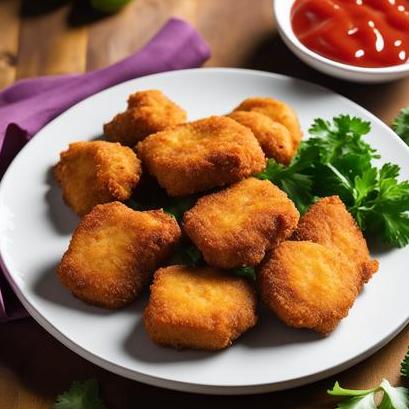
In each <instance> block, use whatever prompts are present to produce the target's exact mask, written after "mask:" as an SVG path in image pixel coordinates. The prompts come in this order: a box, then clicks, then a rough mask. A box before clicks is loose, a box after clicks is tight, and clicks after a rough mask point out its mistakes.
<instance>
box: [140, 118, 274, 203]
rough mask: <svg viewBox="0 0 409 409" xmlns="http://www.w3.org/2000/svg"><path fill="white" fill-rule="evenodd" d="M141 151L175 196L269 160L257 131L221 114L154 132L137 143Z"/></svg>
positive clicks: (246, 172) (253, 169)
mask: <svg viewBox="0 0 409 409" xmlns="http://www.w3.org/2000/svg"><path fill="white" fill-rule="evenodd" d="M138 154H139V156H140V157H141V160H142V162H143V163H144V165H145V166H146V167H147V169H148V171H149V172H150V173H151V174H152V175H154V176H155V177H156V178H157V180H158V182H159V184H160V185H161V186H162V187H163V188H165V189H166V191H167V192H168V194H169V195H170V196H184V195H189V194H193V193H197V192H202V191H206V190H208V189H212V188H215V187H218V186H225V185H228V184H231V183H234V182H237V181H239V180H241V179H244V178H246V177H248V176H250V175H252V174H254V173H257V172H260V171H262V170H263V169H264V168H265V166H266V164H265V156H264V154H263V151H262V150H261V148H260V145H259V144H258V142H257V139H256V138H255V136H254V135H253V133H252V132H251V131H250V130H249V129H248V128H246V127H244V126H242V125H240V124H239V123H237V122H236V121H234V120H232V119H230V118H226V117H217V116H213V117H210V118H206V119H201V120H198V121H195V122H191V123H187V124H183V125H179V126H176V127H174V128H170V129H168V130H165V131H163V132H159V133H156V134H153V135H151V136H149V137H148V138H146V139H145V140H144V141H142V142H140V143H139V144H138Z"/></svg>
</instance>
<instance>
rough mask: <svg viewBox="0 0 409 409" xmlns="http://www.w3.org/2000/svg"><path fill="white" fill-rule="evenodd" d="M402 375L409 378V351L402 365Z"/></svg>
mask: <svg viewBox="0 0 409 409" xmlns="http://www.w3.org/2000/svg"><path fill="white" fill-rule="evenodd" d="M400 373H401V375H402V376H405V377H406V378H409V349H408V352H406V355H405V357H404V358H403V361H402V362H401V364H400Z"/></svg>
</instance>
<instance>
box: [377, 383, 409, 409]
mask: <svg viewBox="0 0 409 409" xmlns="http://www.w3.org/2000/svg"><path fill="white" fill-rule="evenodd" d="M380 388H381V389H382V390H383V391H384V394H383V398H382V401H381V403H380V405H379V409H409V395H408V389H407V388H404V387H403V386H398V387H393V386H392V385H391V384H390V383H389V382H388V381H387V380H386V379H383V380H382V382H381V384H380Z"/></svg>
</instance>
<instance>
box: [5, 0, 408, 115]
mask: <svg viewBox="0 0 409 409" xmlns="http://www.w3.org/2000/svg"><path fill="white" fill-rule="evenodd" d="M282 1H283V0H282ZM107 11H108V12H107ZM170 17H180V18H182V19H184V20H186V21H188V22H190V23H191V24H192V25H193V26H194V27H195V28H196V29H197V30H198V31H199V32H200V33H201V34H202V35H203V37H204V38H205V39H206V40H207V41H208V43H209V44H210V47H211V50H212V57H211V59H210V60H209V61H208V62H207V63H206V66H222V67H242V68H252V69H259V70H266V71H271V72H279V73H283V74H286V75H292V76H296V77H300V78H304V79H307V80H310V81H314V82H317V83H320V84H322V85H325V86H328V87H330V88H332V89H334V90H336V91H338V92H340V93H343V94H345V95H347V96H349V97H350V98H352V99H354V100H357V101H359V102H360V103H361V104H362V105H364V106H365V107H367V108H368V109H370V110H371V111H372V112H374V113H375V114H378V115H381V114H382V117H383V118H384V119H385V120H386V121H389V120H390V119H391V118H392V117H393V116H394V115H395V114H396V112H395V111H396V108H395V107H396V106H405V105H406V104H407V102H408V101H407V98H406V97H404V95H406V94H408V93H409V81H407V80H406V81H405V80H403V81H398V82H395V83H392V84H386V85H377V86H368V85H356V84H350V83H344V82H342V81H338V80H335V79H329V78H328V77H326V76H325V75H322V74H318V73H317V72H315V71H314V70H312V69H311V68H309V67H307V66H305V65H304V64H303V63H301V62H300V61H299V60H297V58H296V57H295V56H293V54H292V53H291V52H290V51H289V50H288V49H287V48H286V47H285V46H284V44H283V43H282V42H281V40H280V39H279V37H278V35H277V32H276V28H275V23H274V21H273V16H272V0H222V1H221V0H0V27H1V36H0V89H1V88H4V87H5V86H7V85H8V84H11V83H13V82H14V81H15V80H17V79H21V78H26V77H34V76H39V75H49V74H64V73H72V72H84V71H87V70H93V69H96V68H99V67H103V66H106V65H108V64H111V63H113V62H115V61H118V60H120V59H121V58H123V57H126V56H127V55H129V54H130V53H132V52H134V51H136V50H137V49H139V48H141V47H142V46H143V45H144V44H145V43H146V42H147V41H148V40H149V39H150V38H151V37H152V36H153V35H154V34H155V33H156V32H157V31H158V30H159V28H160V27H161V26H162V25H163V24H164V23H165V22H166V21H167V20H168V19H169V18H170ZM406 90H407V91H408V92H403V91H406ZM385 98H387V99H391V100H392V99H393V101H394V104H393V105H394V106H391V108H390V109H389V110H388V109H385V104H384V103H383V104H382V108H381V105H380V104H381V101H382V102H384V101H385ZM381 111H382V112H381Z"/></svg>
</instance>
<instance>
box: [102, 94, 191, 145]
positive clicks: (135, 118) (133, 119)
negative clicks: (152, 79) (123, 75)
mask: <svg viewBox="0 0 409 409" xmlns="http://www.w3.org/2000/svg"><path fill="white" fill-rule="evenodd" d="M185 121H186V112H185V111H184V110H183V109H182V108H180V107H179V106H178V105H176V104H175V103H174V102H173V101H171V100H170V99H169V98H168V97H166V96H165V95H164V94H162V92H161V91H159V90H148V91H139V92H135V93H134V94H132V95H130V96H129V99H128V108H127V110H126V111H125V112H122V113H120V114H118V115H116V116H115V117H114V118H113V119H112V121H111V122H108V123H106V124H105V125H104V134H105V135H106V136H107V137H108V139H109V140H111V141H113V142H120V143H121V144H122V145H126V146H134V145H135V144H136V143H137V142H138V141H141V140H142V139H144V138H145V137H147V136H148V135H150V134H152V133H155V132H158V131H162V130H163V129H166V128H167V127H169V126H173V125H177V124H180V123H182V122H185Z"/></svg>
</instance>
